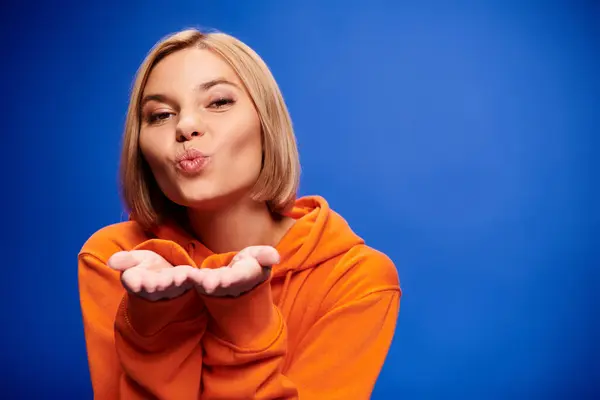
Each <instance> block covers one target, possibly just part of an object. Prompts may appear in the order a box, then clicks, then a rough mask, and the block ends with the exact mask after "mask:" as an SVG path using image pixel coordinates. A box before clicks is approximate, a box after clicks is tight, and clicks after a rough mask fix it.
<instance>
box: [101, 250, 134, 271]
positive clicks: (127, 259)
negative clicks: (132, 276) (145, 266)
mask: <svg viewBox="0 0 600 400" xmlns="http://www.w3.org/2000/svg"><path fill="white" fill-rule="evenodd" d="M106 264H107V265H108V266H109V267H110V268H112V269H114V270H116V271H125V270H127V269H129V268H132V267H135V266H137V265H138V264H139V260H138V259H137V258H136V257H135V256H134V255H133V254H131V252H129V251H119V252H116V253H115V254H113V255H112V256H111V257H110V258H109V259H108V261H107V263H106Z"/></svg>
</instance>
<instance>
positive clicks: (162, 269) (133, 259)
mask: <svg viewBox="0 0 600 400" xmlns="http://www.w3.org/2000/svg"><path fill="white" fill-rule="evenodd" d="M107 264H108V266H109V267H110V268H112V269H114V270H116V271H121V272H122V274H121V282H122V284H123V286H124V287H125V289H127V291H128V292H130V293H133V294H135V295H138V296H140V297H142V298H144V299H146V300H149V301H157V300H162V299H172V298H175V297H178V296H181V295H182V294H183V293H185V292H186V291H187V290H189V289H191V288H192V287H193V283H192V282H191V280H189V276H190V275H191V273H192V272H193V271H198V269H196V268H194V267H192V266H190V265H179V266H175V267H174V266H173V265H171V264H170V263H169V262H168V261H167V260H165V259H164V258H163V257H161V256H160V255H158V254H157V253H155V252H153V251H150V250H132V251H120V252H118V253H115V254H113V256H112V257H110V258H109V259H108V263H107Z"/></svg>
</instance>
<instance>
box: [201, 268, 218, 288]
mask: <svg viewBox="0 0 600 400" xmlns="http://www.w3.org/2000/svg"><path fill="white" fill-rule="evenodd" d="M221 268H222V267H221ZM221 268H217V269H206V270H205V271H206V272H205V273H204V279H203V280H202V284H201V286H202V287H203V288H204V291H205V292H206V293H208V294H211V293H213V292H214V291H215V290H216V288H217V287H219V284H220V282H221Z"/></svg>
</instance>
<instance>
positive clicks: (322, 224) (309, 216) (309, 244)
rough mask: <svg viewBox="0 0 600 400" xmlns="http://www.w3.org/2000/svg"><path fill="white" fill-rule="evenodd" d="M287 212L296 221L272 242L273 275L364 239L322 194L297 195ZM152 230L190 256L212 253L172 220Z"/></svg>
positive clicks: (303, 266) (286, 272)
mask: <svg viewBox="0 0 600 400" xmlns="http://www.w3.org/2000/svg"><path fill="white" fill-rule="evenodd" d="M286 216H288V217H291V218H293V219H295V220H296V223H295V224H294V225H293V226H292V227H291V228H290V229H289V230H288V232H287V233H286V234H285V235H284V236H283V238H282V239H281V241H280V242H279V243H278V244H277V246H275V248H276V249H277V251H278V252H279V255H280V257H281V261H280V263H279V264H277V265H274V266H273V270H272V272H273V277H274V278H277V277H280V276H284V275H289V273H291V272H294V271H302V270H304V269H308V268H314V267H316V266H318V265H319V264H321V263H323V262H325V261H327V260H329V259H332V258H334V257H337V256H339V255H340V254H343V253H345V252H347V251H348V250H350V249H351V248H352V247H354V246H356V245H360V244H363V243H364V241H363V239H361V238H360V237H359V236H358V235H356V234H355V233H354V232H353V231H352V229H351V228H350V227H349V225H348V223H347V222H346V221H345V220H344V218H342V217H341V216H340V215H339V214H337V213H336V212H335V211H333V210H331V209H330V208H329V204H328V203H327V201H326V200H325V199H324V198H323V197H320V196H306V197H302V198H299V199H298V200H296V202H295V204H294V207H293V209H292V210H291V211H290V212H289V213H287V214H286ZM152 233H153V234H154V235H155V236H156V237H157V238H159V239H164V240H171V241H174V242H176V243H178V244H179V245H181V246H182V247H184V248H185V249H186V250H187V251H188V253H191V256H192V258H196V257H201V258H206V257H209V256H211V255H213V254H214V253H213V252H211V251H210V250H209V249H208V248H206V247H205V246H203V245H202V244H201V243H200V242H198V240H197V239H195V238H194V237H193V236H191V235H190V234H189V233H188V232H187V231H185V230H184V229H183V228H181V227H180V226H178V225H177V224H175V223H174V222H172V221H169V222H166V223H164V224H162V225H159V226H158V227H156V228H155V229H154V230H153V231H152Z"/></svg>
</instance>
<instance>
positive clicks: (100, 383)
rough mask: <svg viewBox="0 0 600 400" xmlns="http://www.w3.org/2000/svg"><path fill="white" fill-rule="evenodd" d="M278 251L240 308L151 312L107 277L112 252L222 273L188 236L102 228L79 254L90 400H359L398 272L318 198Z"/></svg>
mask: <svg viewBox="0 0 600 400" xmlns="http://www.w3.org/2000/svg"><path fill="white" fill-rule="evenodd" d="M289 216H291V217H293V218H295V219H296V220H297V222H296V224H295V225H294V226H293V227H292V228H291V229H290V230H289V231H288V233H287V234H286V235H285V236H284V238H283V239H282V240H281V242H280V243H279V244H278V245H277V246H276V248H277V250H278V251H279V254H280V255H281V262H280V264H278V265H275V266H273V270H272V275H271V278H270V279H269V280H268V281H266V282H264V283H263V284H261V285H259V286H258V287H256V288H255V289H253V290H252V291H250V292H248V293H246V294H244V295H242V296H240V297H237V298H222V297H210V296H199V295H198V294H197V292H196V291H195V290H191V291H188V292H187V293H186V294H184V295H182V296H180V297H178V298H176V299H172V300H164V301H159V302H149V301H146V300H143V299H141V298H139V297H137V296H133V295H128V294H127V293H126V292H125V290H124V289H123V287H122V285H121V282H120V276H119V273H118V272H116V271H113V270H112V269H110V268H108V267H107V266H106V262H107V260H108V258H109V257H110V256H111V255H112V254H114V253H115V252H117V251H121V250H132V249H148V250H153V251H155V252H157V253H159V254H160V255H162V256H163V257H164V258H165V259H166V260H167V261H169V262H170V263H172V264H174V265H177V264H187V265H192V266H195V267H197V268H216V267H220V266H222V265H227V264H228V263H229V261H230V260H231V258H232V257H233V256H234V255H235V253H228V254H213V253H212V252H210V251H209V250H208V249H207V248H206V247H204V246H203V245H202V244H200V243H199V242H198V241H197V240H195V239H194V238H193V237H192V236H190V235H188V234H187V233H186V232H185V231H184V230H182V229H180V228H178V227H177V226H175V225H173V224H169V223H167V224H165V225H162V226H160V227H159V228H157V229H156V230H155V231H154V232H152V233H146V232H144V231H142V229H141V228H140V226H139V225H138V224H137V223H135V222H133V221H128V222H122V223H118V224H115V225H111V226H108V227H105V228H103V229H100V230H99V231H98V232H96V233H95V234H94V235H92V236H91V237H90V238H89V239H88V240H87V242H86V243H85V245H84V246H83V248H82V250H81V252H80V254H79V290H80V298H81V308H82V313H83V322H84V329H85V338H86V346H87V352H88V359H89V367H90V375H91V380H92V386H93V389H94V398H96V399H101V400H104V399H111V400H112V399H151V398H158V399H173V400H186V399H198V398H201V399H298V398H300V399H302V400H307V399H327V400H334V399H367V398H369V396H370V394H371V391H372V389H373V386H374V384H375V381H376V379H377V376H378V375H379V372H380V370H381V367H382V365H383V362H384V360H385V358H386V355H387V352H388V349H389V346H390V343H391V341H392V338H393V335H394V329H395V326H396V320H397V317H398V312H399V305H400V296H401V290H400V287H399V281H398V274H397V272H396V269H395V267H394V264H393V263H392V261H390V259H389V258H388V257H387V256H385V255H384V254H382V253H380V252H378V251H376V250H374V249H372V248H370V247H368V246H366V245H365V244H364V242H363V240H362V239H361V238H359V237H358V236H356V235H355V234H354V233H353V232H352V231H351V229H350V228H349V226H348V225H347V223H346V221H345V220H344V219H343V218H342V217H340V216H339V215H338V214H336V213H335V212H334V211H332V210H330V209H329V206H328V204H327V202H326V201H325V200H324V199H323V198H321V197H304V198H301V199H299V200H298V201H297V202H296V205H295V207H294V209H293V211H292V212H291V213H290V214H289Z"/></svg>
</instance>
